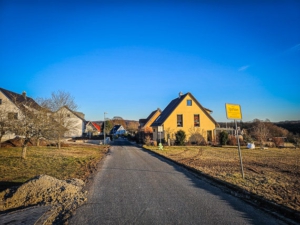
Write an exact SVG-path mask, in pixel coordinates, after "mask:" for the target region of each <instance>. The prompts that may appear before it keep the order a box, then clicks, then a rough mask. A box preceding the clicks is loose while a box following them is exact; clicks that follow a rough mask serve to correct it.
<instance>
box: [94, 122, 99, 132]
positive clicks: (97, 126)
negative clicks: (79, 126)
mask: <svg viewBox="0 0 300 225" xmlns="http://www.w3.org/2000/svg"><path fill="white" fill-rule="evenodd" d="M92 124H93V126H94V127H95V128H96V129H97V130H98V131H99V132H100V131H101V128H100V126H99V124H97V123H94V122H92Z"/></svg>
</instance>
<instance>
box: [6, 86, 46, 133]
mask: <svg viewBox="0 0 300 225" xmlns="http://www.w3.org/2000/svg"><path fill="white" fill-rule="evenodd" d="M41 109H42V107H41V106H40V105H39V104H37V103H36V102H35V101H34V100H33V99H32V98H30V97H28V96H27V95H26V92H25V91H24V92H23V93H22V94H17V93H15V92H12V91H9V90H6V89H3V88H0V121H1V120H5V119H12V120H22V119H23V118H24V117H25V115H26V113H27V112H30V113H33V114H34V113H36V112H38V111H39V110H41ZM14 137H15V134H13V133H7V134H6V135H5V136H4V137H3V138H4V139H5V138H6V139H7V138H14Z"/></svg>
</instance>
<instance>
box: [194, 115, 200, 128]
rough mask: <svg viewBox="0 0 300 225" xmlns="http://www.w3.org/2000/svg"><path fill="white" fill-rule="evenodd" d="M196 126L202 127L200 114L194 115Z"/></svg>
mask: <svg viewBox="0 0 300 225" xmlns="http://www.w3.org/2000/svg"><path fill="white" fill-rule="evenodd" d="M194 127H200V115H199V114H195V115H194Z"/></svg>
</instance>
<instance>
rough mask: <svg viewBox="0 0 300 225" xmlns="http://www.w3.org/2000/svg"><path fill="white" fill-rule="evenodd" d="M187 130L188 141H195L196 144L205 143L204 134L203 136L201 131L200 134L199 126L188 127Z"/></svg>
mask: <svg viewBox="0 0 300 225" xmlns="http://www.w3.org/2000/svg"><path fill="white" fill-rule="evenodd" d="M188 131H189V134H190V138H189V141H190V142H191V143H195V144H197V145H199V144H204V143H206V141H205V139H204V136H203V131H202V134H201V130H200V128H195V127H190V128H189V130H188Z"/></svg>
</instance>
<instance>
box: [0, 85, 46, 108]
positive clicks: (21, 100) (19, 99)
mask: <svg viewBox="0 0 300 225" xmlns="http://www.w3.org/2000/svg"><path fill="white" fill-rule="evenodd" d="M0 91H1V92H2V93H3V94H4V95H5V96H6V97H7V98H8V99H9V100H10V101H11V102H12V103H13V104H15V105H16V106H17V107H18V108H19V109H21V110H24V109H25V108H24V107H25V105H27V106H29V107H30V108H33V109H36V110H40V109H42V107H41V106H40V105H39V104H37V103H36V102H35V101H34V100H33V99H32V98H30V97H28V96H26V92H24V93H25V94H17V93H15V92H12V91H9V90H6V89H4V88H0Z"/></svg>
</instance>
